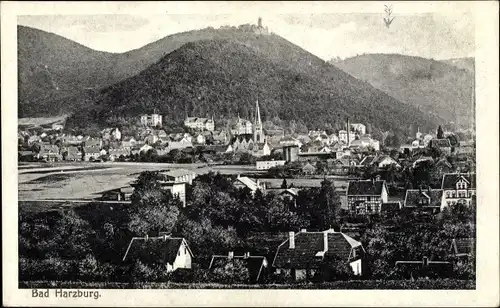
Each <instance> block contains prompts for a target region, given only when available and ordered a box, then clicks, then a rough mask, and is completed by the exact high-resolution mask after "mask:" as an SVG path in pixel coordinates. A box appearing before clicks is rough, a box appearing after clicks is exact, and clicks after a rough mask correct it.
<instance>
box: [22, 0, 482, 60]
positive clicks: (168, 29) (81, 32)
mask: <svg viewBox="0 0 500 308" xmlns="http://www.w3.org/2000/svg"><path fill="white" fill-rule="evenodd" d="M379 6H380V8H379V9H378V8H375V11H374V10H373V9H372V10H371V11H370V12H369V13H345V12H341V13H322V12H321V11H318V10H311V12H310V13H309V12H308V13H302V12H299V13H296V12H289V11H283V12H279V11H278V10H269V9H267V10H263V9H261V10H258V9H255V10H252V9H247V10H246V11H241V10H240V11H237V12H236V11H234V12H231V11H230V10H229V11H228V10H221V11H220V12H218V13H206V12H205V13H203V12H199V11H197V12H196V13H192V14H186V13H183V14H181V13H175V14H172V13H169V12H168V11H164V10H162V9H158V10H156V11H155V12H154V13H149V12H148V13H144V12H143V11H140V13H138V14H129V13H128V12H130V11H126V14H100V15H91V14H85V15H23V16H18V24H19V25H23V26H28V27H33V28H37V29H41V30H44V31H48V32H52V33H55V34H58V35H61V36H63V37H66V38H68V39H71V40H74V41H76V42H78V43H80V44H83V45H85V46H87V47H90V48H92V49H96V50H101V51H108V52H125V51H129V50H132V49H137V48H140V47H142V46H144V45H146V44H148V43H151V42H153V41H156V40H159V39H161V38H163V37H165V36H167V35H170V34H175V33H178V32H183V31H189V30H195V29H202V28H205V27H209V26H210V27H214V28H218V27H220V26H223V25H230V26H237V25H240V24H246V23H251V24H256V23H257V18H258V17H262V19H263V25H264V26H267V27H268V28H269V30H270V31H271V32H274V33H275V34H278V35H280V36H282V37H284V38H285V39H287V40H289V41H291V42H292V43H294V44H296V45H298V46H300V47H302V48H304V49H306V50H307V51H309V52H311V53H313V54H315V55H316V56H318V57H320V58H322V59H324V60H329V59H331V58H332V57H340V58H346V57H353V56H356V55H358V54H363V53H399V54H404V55H412V56H420V57H425V58H434V59H449V58H460V57H468V56H474V49H475V46H474V39H475V29H474V22H475V15H474V13H473V12H472V11H471V10H470V7H456V8H455V7H454V8H453V9H451V10H449V9H448V10H441V11H437V12H436V11H435V12H425V11H417V12H412V10H408V8H407V7H406V8H405V9H404V10H403V9H402V7H399V6H398V5H397V4H395V5H393V12H392V14H391V15H392V17H394V21H393V22H392V24H391V25H390V27H389V28H387V27H386V26H385V24H384V22H383V18H384V17H385V13H384V6H383V5H382V4H380V5H379ZM399 8H401V11H398V9H399ZM378 11H380V12H378ZM274 12H275V13H274Z"/></svg>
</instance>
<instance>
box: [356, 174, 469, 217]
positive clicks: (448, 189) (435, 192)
mask: <svg viewBox="0 0 500 308" xmlns="http://www.w3.org/2000/svg"><path fill="white" fill-rule="evenodd" d="M475 196H476V175H475V174H474V173H449V174H445V175H443V180H442V184H441V188H440V189H434V188H430V187H428V188H425V189H422V188H419V189H408V190H406V194H405V198H404V201H403V202H400V201H397V200H392V201H391V200H389V190H388V189H387V184H386V182H385V181H382V180H356V181H350V182H349V185H348V187H347V192H346V197H347V198H346V200H347V204H346V208H347V209H348V211H349V212H351V213H353V214H357V215H371V214H379V213H381V212H382V211H384V210H388V211H390V210H394V209H401V208H402V207H404V208H409V209H412V208H419V209H423V210H428V211H430V212H433V213H437V212H440V211H442V210H444V209H445V208H446V207H448V206H451V205H455V204H459V203H460V204H464V205H469V206H470V205H472V204H473V200H474V198H475Z"/></svg>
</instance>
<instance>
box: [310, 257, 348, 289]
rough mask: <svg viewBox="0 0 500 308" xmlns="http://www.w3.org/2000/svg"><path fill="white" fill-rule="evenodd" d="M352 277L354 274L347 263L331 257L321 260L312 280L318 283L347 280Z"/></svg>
mask: <svg viewBox="0 0 500 308" xmlns="http://www.w3.org/2000/svg"><path fill="white" fill-rule="evenodd" d="M353 276H354V272H353V271H352V268H351V267H350V266H349V264H348V263H347V261H346V260H343V259H341V258H340V257H338V256H337V255H333V256H331V257H326V258H325V259H324V260H323V262H322V263H321V265H320V268H319V269H318V271H317V272H316V273H315V277H314V280H316V281H318V282H323V281H336V280H347V279H349V278H351V277H353Z"/></svg>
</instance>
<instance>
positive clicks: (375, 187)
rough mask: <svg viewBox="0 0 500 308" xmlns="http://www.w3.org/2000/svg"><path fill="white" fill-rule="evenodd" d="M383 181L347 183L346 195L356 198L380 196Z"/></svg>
mask: <svg viewBox="0 0 500 308" xmlns="http://www.w3.org/2000/svg"><path fill="white" fill-rule="evenodd" d="M384 185H385V181H372V180H365V181H349V185H348V188H347V195H353V196H355V195H358V196H380V195H381V194H382V187H383V186H384Z"/></svg>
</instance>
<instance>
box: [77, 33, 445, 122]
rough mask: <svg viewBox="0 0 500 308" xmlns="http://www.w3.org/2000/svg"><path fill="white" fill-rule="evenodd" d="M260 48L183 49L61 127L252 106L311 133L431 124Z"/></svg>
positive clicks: (293, 55)
mask: <svg viewBox="0 0 500 308" xmlns="http://www.w3.org/2000/svg"><path fill="white" fill-rule="evenodd" d="M266 37H267V36H266ZM254 40H255V41H259V39H254ZM283 41H284V40H283ZM266 44H271V41H267V39H264V41H263V42H261V45H257V47H255V45H252V44H247V43H243V42H237V41H235V40H219V39H214V40H203V41H198V42H192V43H187V44H185V45H183V46H182V47H181V48H179V49H177V50H175V51H174V52H172V53H170V54H168V55H167V56H165V57H164V58H162V59H161V60H160V61H158V62H157V63H155V64H154V65H152V66H150V67H149V68H147V69H146V70H144V71H142V72H141V73H139V74H138V75H136V76H134V77H131V78H128V79H126V80H124V81H122V82H119V83H117V84H115V85H113V86H110V87H107V88H105V89H103V90H102V91H101V92H100V93H99V94H98V95H97V96H96V97H95V98H94V99H92V100H89V101H85V99H84V98H82V97H74V98H72V103H74V104H75V103H76V104H77V105H81V106H86V107H85V108H83V109H81V110H79V111H78V112H75V114H74V115H73V116H72V117H70V118H69V119H68V121H67V126H68V127H69V128H76V127H79V126H81V125H88V124H89V123H96V124H98V125H102V126H104V125H105V123H106V121H107V120H108V119H109V118H112V117H137V116H139V115H140V114H142V113H145V112H153V111H154V110H155V109H156V110H157V111H158V112H160V113H162V114H163V115H164V117H165V118H166V120H167V121H169V120H179V119H182V118H184V117H185V116H186V114H189V115H196V116H206V115H209V114H212V113H214V114H215V117H216V118H221V117H227V116H236V115H237V114H238V113H239V114H240V116H242V117H247V118H250V117H251V113H252V112H253V108H254V105H255V101H256V100H257V99H259V102H260V105H261V113H262V115H263V117H264V118H268V119H271V118H273V117H279V118H280V119H282V120H295V121H301V122H303V123H304V124H306V125H307V126H309V127H315V126H317V125H318V124H321V123H332V122H339V121H344V120H345V117H346V116H349V117H350V118H351V119H352V120H353V121H357V122H364V123H370V124H372V125H373V126H374V127H376V128H382V129H392V130H400V129H401V128H402V127H405V126H406V127H407V126H408V125H409V124H412V123H418V124H419V125H420V126H421V127H425V126H428V127H433V126H434V124H435V123H436V119H435V118H431V117H429V116H427V115H425V114H423V113H421V112H419V111H418V110H417V109H416V108H413V107H411V106H409V105H405V104H402V103H401V102H399V101H397V100H396V99H394V98H392V97H390V96H388V95H386V94H385V93H383V92H381V91H379V90H376V89H374V88H373V87H372V86H370V85H369V84H368V83H365V82H362V81H359V80H357V79H355V78H353V77H351V76H350V75H348V74H346V73H344V72H342V71H341V70H339V69H336V68H335V67H333V66H331V65H329V64H327V63H325V62H324V61H322V60H321V59H319V58H316V57H314V56H312V55H310V54H308V55H310V56H309V59H307V60H308V61H306V62H304V61H303V57H301V53H302V50H301V51H300V52H298V51H296V50H293V48H291V47H288V48H283V49H279V48H278V47H277V48H278V49H276V48H274V46H280V43H279V42H278V43H276V44H277V45H266ZM296 48H298V47H296ZM270 50H271V51H270ZM272 50H274V52H272ZM280 50H281V51H280ZM287 50H288V52H286V51H287ZM269 51H270V52H269ZM303 53H304V54H305V55H306V53H307V52H305V51H303ZM280 54H282V55H283V57H282V58H280V57H279V55H280ZM290 59H294V60H293V61H290ZM309 60H311V61H309ZM306 63H307V64H306Z"/></svg>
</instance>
